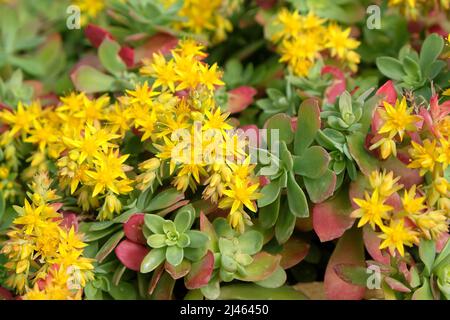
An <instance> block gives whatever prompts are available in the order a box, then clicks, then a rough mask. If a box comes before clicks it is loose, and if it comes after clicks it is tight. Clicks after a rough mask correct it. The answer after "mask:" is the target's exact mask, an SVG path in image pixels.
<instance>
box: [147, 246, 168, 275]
mask: <svg viewBox="0 0 450 320" xmlns="http://www.w3.org/2000/svg"><path fill="white" fill-rule="evenodd" d="M165 259H166V249H165V248H158V249H152V250H151V251H150V252H149V253H148V254H147V255H146V256H145V258H144V260H142V263H141V272H142V273H149V272H152V271H153V270H155V269H156V268H157V267H158V266H159V265H160V264H161V263H162V262H163V261H164V260H165Z"/></svg>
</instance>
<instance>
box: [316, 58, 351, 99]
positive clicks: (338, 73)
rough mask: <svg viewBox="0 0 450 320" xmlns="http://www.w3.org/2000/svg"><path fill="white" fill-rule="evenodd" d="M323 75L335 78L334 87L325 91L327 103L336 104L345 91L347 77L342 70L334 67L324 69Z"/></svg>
mask: <svg viewBox="0 0 450 320" xmlns="http://www.w3.org/2000/svg"><path fill="white" fill-rule="evenodd" d="M321 73H322V75H324V74H331V75H332V76H333V78H334V80H333V83H332V85H331V86H330V87H328V88H327V90H326V91H325V96H326V99H327V101H328V102H329V103H331V104H333V103H335V102H336V99H337V97H339V96H340V95H341V94H342V93H343V92H344V91H345V88H346V83H345V75H344V73H343V72H342V70H341V69H339V68H337V67H334V66H325V67H323V68H322V71H321Z"/></svg>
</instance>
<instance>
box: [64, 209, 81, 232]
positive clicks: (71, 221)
mask: <svg viewBox="0 0 450 320" xmlns="http://www.w3.org/2000/svg"><path fill="white" fill-rule="evenodd" d="M62 215H63V219H62V221H61V226H62V227H64V228H66V229H67V230H70V228H72V227H73V228H74V230H75V232H77V231H78V217H77V215H76V214H75V213H73V212H63V213H62Z"/></svg>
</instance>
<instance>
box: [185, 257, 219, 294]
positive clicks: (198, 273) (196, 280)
mask: <svg viewBox="0 0 450 320" xmlns="http://www.w3.org/2000/svg"><path fill="white" fill-rule="evenodd" d="M213 269H214V254H213V253H212V252H211V251H210V250H208V252H207V253H206V255H205V256H204V257H203V258H202V259H201V260H200V261H198V262H194V263H193V264H192V267H191V271H190V272H189V273H188V275H187V276H186V277H185V278H184V284H185V286H186V288H187V289H189V290H193V289H198V288H201V287H203V286H205V285H207V284H208V282H209V279H211V275H212V272H213Z"/></svg>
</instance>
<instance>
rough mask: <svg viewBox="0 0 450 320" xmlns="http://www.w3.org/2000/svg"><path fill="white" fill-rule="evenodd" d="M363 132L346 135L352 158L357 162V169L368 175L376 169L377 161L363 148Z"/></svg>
mask: <svg viewBox="0 0 450 320" xmlns="http://www.w3.org/2000/svg"><path fill="white" fill-rule="evenodd" d="M365 137H366V135H365V134H362V133H360V132H355V133H353V134H352V135H350V136H347V144H348V148H349V151H350V154H351V156H352V158H353V159H354V160H355V161H356V163H357V164H358V167H359V169H360V170H361V171H362V173H364V174H365V175H367V176H369V175H370V174H371V173H372V172H373V171H376V170H378V161H377V159H375V158H374V157H372V155H371V154H370V153H369V152H367V150H366V149H365V148H364V141H365Z"/></svg>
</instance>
